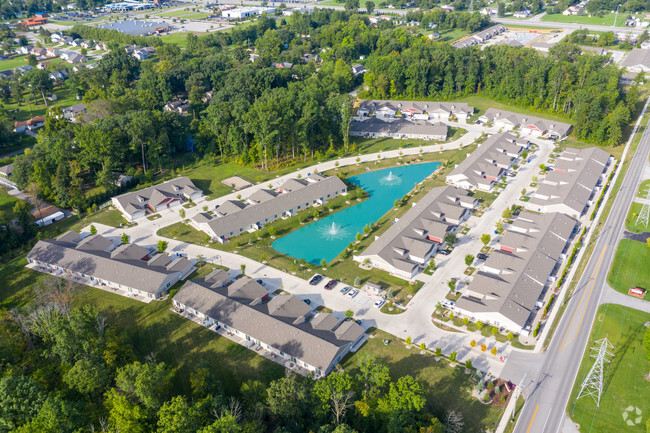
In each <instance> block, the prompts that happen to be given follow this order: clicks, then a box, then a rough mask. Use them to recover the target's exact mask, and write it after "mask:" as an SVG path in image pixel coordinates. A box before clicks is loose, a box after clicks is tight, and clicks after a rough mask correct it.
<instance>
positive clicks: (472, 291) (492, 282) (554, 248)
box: [455, 211, 578, 335]
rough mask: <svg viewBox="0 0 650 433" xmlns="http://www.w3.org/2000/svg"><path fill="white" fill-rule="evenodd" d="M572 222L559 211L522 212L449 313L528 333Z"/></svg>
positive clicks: (570, 233)
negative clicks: (452, 311)
mask: <svg viewBox="0 0 650 433" xmlns="http://www.w3.org/2000/svg"><path fill="white" fill-rule="evenodd" d="M577 224H578V223H577V221H576V220H575V219H573V218H571V217H569V216H567V215H563V214H560V213H547V214H537V213H533V212H529V211H524V212H522V213H521V214H520V215H519V217H518V218H517V219H516V220H515V221H514V222H513V224H512V226H511V227H510V228H509V229H508V230H507V231H506V233H505V234H504V235H503V236H502V238H501V240H500V241H499V245H498V246H497V247H496V248H495V249H494V250H493V251H492V253H491V254H490V257H489V258H488V259H487V260H486V261H485V264H484V266H483V269H482V270H481V271H479V272H478V273H477V274H476V276H475V277H474V279H473V280H472V281H471V283H470V284H469V285H468V286H467V288H465V289H464V294H463V296H461V298H460V299H458V301H457V302H456V306H455V312H457V313H460V314H462V315H465V316H468V317H472V318H474V319H475V320H477V321H481V322H483V323H488V324H491V325H494V326H496V327H503V328H505V329H507V330H509V331H511V332H514V333H518V334H524V335H528V334H529V332H530V327H531V324H532V323H533V321H534V319H535V316H536V312H537V311H538V310H539V309H540V308H542V307H543V298H544V294H545V293H546V291H547V289H548V287H549V286H550V284H551V283H552V282H553V281H554V280H555V274H556V273H557V270H558V269H559V267H560V264H561V262H562V260H563V259H564V258H565V253H566V250H567V248H568V245H569V244H570V241H571V237H572V236H573V234H574V233H575V231H576V228H577Z"/></svg>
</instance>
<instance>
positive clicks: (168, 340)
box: [0, 258, 284, 395]
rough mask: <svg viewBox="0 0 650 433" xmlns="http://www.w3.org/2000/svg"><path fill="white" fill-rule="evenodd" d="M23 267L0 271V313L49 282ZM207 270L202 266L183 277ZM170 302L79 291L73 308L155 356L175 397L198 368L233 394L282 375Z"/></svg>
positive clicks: (19, 263)
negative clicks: (96, 316) (87, 308)
mask: <svg viewBox="0 0 650 433" xmlns="http://www.w3.org/2000/svg"><path fill="white" fill-rule="evenodd" d="M26 263H27V262H26V260H25V259H24V258H19V259H14V260H12V261H10V262H9V263H7V264H4V265H2V266H0V308H4V307H6V308H7V309H9V308H12V307H14V306H20V305H24V304H25V303H27V302H28V301H29V300H31V299H32V297H33V292H32V288H33V287H34V286H35V285H36V284H38V281H39V280H41V279H42V278H54V277H50V276H47V275H44V274H41V273H38V272H35V271H32V270H29V269H26V268H24V265H25V264H26ZM211 270H212V268H211V267H207V266H204V267H203V268H201V269H199V270H198V271H197V272H195V274H193V275H191V276H190V277H189V278H197V277H198V276H201V275H202V274H205V273H207V272H209V271H211ZM179 288H180V284H177V285H176V286H174V287H173V288H172V296H173V294H175V292H176V291H177V290H178V289H179ZM170 298H171V297H170ZM170 298H168V299H167V300H165V301H154V302H151V303H150V304H144V303H141V302H138V301H135V300H133V299H129V298H125V297H123V296H119V295H115V294H113V293H109V292H105V291H103V290H99V289H95V288H91V287H86V286H83V287H82V288H81V290H80V292H79V294H78V299H77V300H76V303H77V304H79V305H82V304H90V305H95V306H97V307H98V308H99V309H100V310H101V311H102V313H103V314H104V315H105V316H106V317H107V319H108V326H111V327H114V328H117V329H118V330H119V331H121V332H124V333H125V334H126V336H127V338H128V340H129V342H130V343H131V344H132V345H133V347H134V349H135V351H136V354H137V355H138V357H139V358H140V359H143V358H144V357H145V356H146V355H148V354H150V353H152V352H155V353H156V359H157V360H159V361H164V362H166V363H167V364H168V365H170V366H171V367H172V372H173V378H172V384H173V387H174V392H175V393H188V394H189V393H190V391H191V390H190V380H189V378H190V373H191V372H192V371H194V370H195V369H196V368H199V367H205V368H208V369H209V370H210V371H211V372H212V373H213V374H214V376H215V377H216V378H218V379H219V380H220V381H221V382H222V384H223V387H224V390H225V391H226V393H233V394H234V395H238V392H239V389H240V387H241V384H242V382H244V381H245V380H248V379H258V380H261V381H262V382H264V383H268V382H269V381H270V380H272V379H275V378H278V377H282V376H283V375H284V368H283V367H281V366H280V365H278V364H275V363H273V362H271V361H268V360H266V359H265V358H263V357H261V356H259V355H257V354H256V353H255V352H253V351H250V350H248V349H246V348H245V347H242V346H240V345H238V344H236V343H233V342H231V341H230V340H228V339H226V338H223V337H219V336H218V335H217V334H215V333H214V332H212V331H208V330H206V329H204V328H203V327H201V326H199V325H197V324H195V323H194V322H192V321H189V320H186V319H184V318H182V317H180V316H178V315H177V314H175V313H173V312H172V311H171V310H170V308H171V299H170Z"/></svg>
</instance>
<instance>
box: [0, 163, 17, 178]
mask: <svg viewBox="0 0 650 433" xmlns="http://www.w3.org/2000/svg"><path fill="white" fill-rule="evenodd" d="M13 172H14V163H13V162H12V163H11V164H7V165H3V166H2V167H0V176H2V177H4V178H5V179H9V178H10V177H11V175H12V174H13Z"/></svg>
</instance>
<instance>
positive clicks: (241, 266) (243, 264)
mask: <svg viewBox="0 0 650 433" xmlns="http://www.w3.org/2000/svg"><path fill="white" fill-rule="evenodd" d="M239 269H241V273H242V275H246V264H245V263H242V264H241V265H239Z"/></svg>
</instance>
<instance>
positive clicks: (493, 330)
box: [490, 326, 499, 335]
mask: <svg viewBox="0 0 650 433" xmlns="http://www.w3.org/2000/svg"><path fill="white" fill-rule="evenodd" d="M490 332H491V333H492V335H497V334H498V333H499V328H497V327H496V326H493V327H492V328H490Z"/></svg>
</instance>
